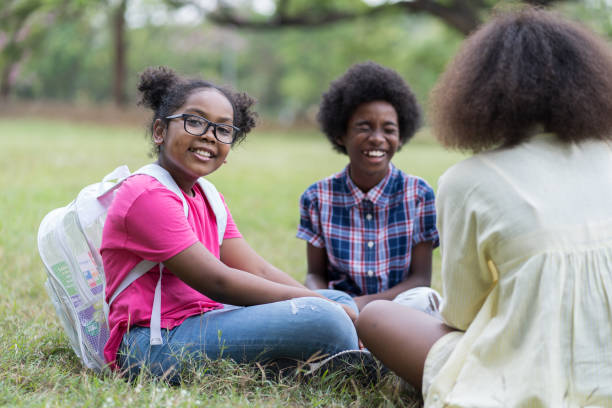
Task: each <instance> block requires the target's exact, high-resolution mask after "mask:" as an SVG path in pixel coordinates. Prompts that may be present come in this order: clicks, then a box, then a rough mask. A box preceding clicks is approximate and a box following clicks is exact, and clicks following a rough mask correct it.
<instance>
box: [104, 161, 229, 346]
mask: <svg viewBox="0 0 612 408" xmlns="http://www.w3.org/2000/svg"><path fill="white" fill-rule="evenodd" d="M135 174H146V175H148V176H151V177H153V178H154V179H156V180H157V181H159V182H160V183H161V184H162V185H163V186H164V187H166V188H167V189H168V190H170V191H172V192H173V193H174V194H176V195H177V196H178V197H179V198H180V199H181V202H182V203H183V212H184V214H185V218H187V216H188V215H189V205H188V204H187V200H185V196H184V195H183V192H182V191H181V188H180V187H179V186H178V184H176V181H174V178H172V175H171V174H170V173H169V172H168V171H167V170H166V169H164V168H163V167H161V166H160V165H158V164H156V163H151V164H147V165H145V166H143V167H141V168H140V169H138V170H136V171H135V172H134V173H133V174H132V175H135ZM118 184H120V183H118ZM198 184H199V185H200V187H201V188H202V191H204V195H205V196H206V199H207V200H208V203H209V204H210V206H211V208H212V210H213V212H214V213H215V218H216V220H217V234H218V237H219V245H221V244H222V243H223V236H224V235H225V228H226V226H227V211H226V210H225V206H224V205H223V201H222V200H221V195H220V194H219V192H218V191H217V189H216V188H215V186H214V185H213V184H212V183H211V182H209V181H207V180H205V179H204V178H199V179H198ZM154 265H155V262H152V261H146V260H143V261H141V262H140V263H139V264H138V265H136V267H134V269H133V270H131V271H130V273H129V274H128V275H127V276H126V277H125V279H124V280H123V281H122V282H121V284H120V285H119V287H118V288H117V290H116V291H115V292H114V293H113V295H112V297H111V299H110V301H109V302H108V306H106V309H105V312H106V314H107V316H108V312H109V310H110V305H111V303H112V302H113V301H114V300H115V298H116V297H117V296H118V295H119V294H120V293H121V292H122V291H123V290H125V288H127V287H128V286H129V285H130V284H131V283H132V282H134V281H135V280H136V279H138V278H140V277H141V276H142V275H144V274H145V273H147V272H148V271H149V270H150V269H151V268H152V267H153V266H154ZM162 270H163V264H162V263H160V264H159V279H158V280H157V285H156V286H155V294H154V296H153V306H152V308H151V323H150V330H151V336H150V344H151V345H160V344H163V340H162V337H161V281H162Z"/></svg>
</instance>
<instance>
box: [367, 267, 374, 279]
mask: <svg viewBox="0 0 612 408" xmlns="http://www.w3.org/2000/svg"><path fill="white" fill-rule="evenodd" d="M368 276H369V277H370V278H371V277H372V276H374V271H373V270H371V269H370V270H369V271H368Z"/></svg>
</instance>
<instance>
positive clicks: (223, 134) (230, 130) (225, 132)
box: [166, 113, 240, 144]
mask: <svg viewBox="0 0 612 408" xmlns="http://www.w3.org/2000/svg"><path fill="white" fill-rule="evenodd" d="M179 118H182V119H183V125H184V127H185V132H187V133H189V134H190V135H194V136H202V135H203V134H204V133H206V132H208V128H209V127H211V126H212V128H213V135H214V136H215V139H217V140H218V141H219V142H221V143H225V144H232V143H233V142H234V139H236V136H238V133H240V128H237V127H236V126H233V125H228V124H224V123H215V122H211V121H210V120H208V119H206V118H204V117H202V116H198V115H192V114H190V113H179V114H178V115H172V116H166V119H168V120H170V119H179Z"/></svg>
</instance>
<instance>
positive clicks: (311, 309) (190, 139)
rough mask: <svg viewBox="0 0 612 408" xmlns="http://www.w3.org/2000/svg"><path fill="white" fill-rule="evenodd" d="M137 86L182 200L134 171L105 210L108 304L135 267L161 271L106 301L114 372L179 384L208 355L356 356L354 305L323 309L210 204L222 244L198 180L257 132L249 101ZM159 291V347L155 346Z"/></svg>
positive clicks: (156, 73)
mask: <svg viewBox="0 0 612 408" xmlns="http://www.w3.org/2000/svg"><path fill="white" fill-rule="evenodd" d="M138 89H139V91H140V92H141V94H142V100H141V104H142V105H144V106H146V107H147V108H150V109H151V110H152V112H153V118H152V121H151V127H150V131H151V140H152V143H153V150H154V153H155V155H156V156H157V162H156V163H157V167H156V168H159V169H161V170H160V171H162V172H163V173H164V174H167V175H169V176H170V177H171V179H172V180H173V181H174V182H175V183H176V185H177V186H178V187H179V188H180V194H181V195H182V197H181V196H178V195H177V194H175V193H174V192H172V191H170V190H169V189H168V188H166V187H164V186H163V185H162V184H160V182H159V181H158V180H157V179H155V178H153V177H151V176H149V175H144V174H138V175H133V176H132V177H130V178H129V179H127V180H126V181H124V182H123V184H122V185H121V187H120V188H119V190H118V192H117V194H116V196H115V198H114V201H113V203H112V206H111V207H110V209H109V212H108V216H107V220H106V223H105V226H104V233H103V238H102V247H101V254H102V259H103V262H104V269H105V273H106V278H107V298H108V297H110V295H111V294H113V293H114V292H115V290H116V289H117V287H118V286H119V285H120V282H122V281H123V279H124V278H125V276H126V275H127V274H129V272H130V271H131V270H132V268H134V266H135V265H137V264H139V263H140V262H142V261H143V260H148V261H152V262H154V263H159V264H160V265H163V267H162V266H159V267H158V266H155V267H153V268H151V270H150V271H149V272H148V273H145V274H144V275H143V276H142V277H140V278H139V279H137V280H136V281H134V282H133V283H131V284H130V285H129V286H128V287H127V288H126V289H125V290H124V291H123V292H121V293H120V294H119V295H118V296H117V298H116V299H115V300H114V301H113V302H112V304H111V306H110V313H109V324H110V330H111V335H110V339H109V340H108V342H107V344H106V347H105V358H106V360H107V361H108V363H109V364H110V365H111V367H113V368H115V369H118V370H121V371H122V372H124V373H125V374H127V375H129V376H134V375H136V374H138V373H140V372H141V371H142V370H146V371H148V372H150V373H151V374H153V375H154V376H157V377H160V378H164V379H166V380H169V381H171V382H176V381H179V380H180V373H181V371H182V370H184V369H185V368H186V367H187V366H188V364H193V363H196V364H197V363H201V362H202V361H203V360H204V359H205V358H210V359H216V358H220V357H225V358H231V359H234V360H236V361H239V362H248V361H285V362H286V361H296V360H306V359H308V358H309V357H311V356H312V355H314V354H316V353H320V354H323V355H325V354H333V353H337V352H341V351H343V350H349V349H356V348H358V343H357V335H356V333H355V329H354V326H353V322H352V320H353V319H354V318H355V310H356V306H355V304H354V303H353V302H352V300H351V299H350V298H348V297H347V296H346V295H344V294H342V293H340V292H338V293H335V292H332V291H327V292H324V293H323V294H324V295H326V296H327V297H328V298H332V299H335V300H338V301H339V302H343V304H340V303H337V302H334V301H331V300H329V299H328V298H326V297H324V296H323V294H322V293H320V292H313V291H311V290H309V289H306V288H305V287H304V286H303V285H301V284H300V283H298V282H297V281H296V280H295V279H293V278H291V277H290V276H289V275H287V274H286V273H284V272H282V271H280V270H279V269H277V268H275V267H274V266H273V265H271V264H269V263H268V262H266V261H265V260H264V259H263V258H262V257H261V256H259V255H258V254H257V253H256V252H255V251H254V250H253V249H252V248H251V247H250V246H249V245H248V244H247V242H246V241H245V239H244V238H243V237H242V235H241V234H240V231H239V230H238V227H237V226H236V224H235V223H234V221H233V219H232V216H231V213H230V211H229V208H228V207H227V205H226V204H225V203H224V202H223V199H222V196H219V195H217V197H219V198H220V200H219V202H220V203H221V204H220V205H221V207H222V208H221V211H222V212H223V214H225V216H226V221H225V223H226V226H225V229H224V231H223V233H222V235H223V236H222V237H219V231H220V230H219V229H218V225H217V223H218V222H220V221H219V218H218V216H217V215H216V212H215V211H217V210H218V209H217V210H215V209H214V208H213V202H212V201H211V199H210V197H211V196H209V195H208V193H206V192H205V191H203V187H202V185H201V183H200V182H198V179H199V178H201V177H203V176H207V175H209V174H211V173H212V172H214V171H215V170H217V169H218V168H219V167H220V166H221V165H223V163H224V162H225V159H226V157H227V155H228V154H229V151H230V148H231V146H232V145H233V144H235V143H237V142H239V141H241V140H242V139H244V138H245V136H246V135H247V133H249V131H251V129H252V128H253V127H254V126H255V119H256V115H255V113H254V112H253V111H252V110H251V107H252V105H253V104H254V100H253V99H252V98H251V97H249V96H248V95H247V94H244V93H238V92H234V91H232V90H230V89H226V88H222V87H218V86H216V85H214V84H211V83H209V82H206V81H202V80H199V79H186V78H182V77H179V76H178V75H176V74H175V73H174V72H173V71H172V70H170V69H167V68H164V67H160V68H153V69H151V68H150V69H148V70H146V71H145V72H144V73H143V74H142V75H141V77H140V84H139V86H138ZM185 203H186V204H185ZM184 206H186V210H187V211H185V208H184ZM186 213H187V216H186V215H185V214H186ZM158 280H159V281H158ZM158 282H159V283H158ZM156 287H159V288H160V289H158V290H160V291H161V306H160V309H161V310H160V311H159V312H158V313H159V325H160V326H161V341H155V342H154V341H152V339H153V337H152V336H151V334H152V326H153V319H154V318H155V316H156V313H154V312H153V307H152V306H151V305H152V304H153V302H154V299H155V298H156ZM158 343H161V344H158Z"/></svg>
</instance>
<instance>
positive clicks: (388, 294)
mask: <svg viewBox="0 0 612 408" xmlns="http://www.w3.org/2000/svg"><path fill="white" fill-rule="evenodd" d="M432 252H433V243H432V242H431V241H427V242H420V243H418V244H417V245H415V246H414V247H413V248H412V260H411V261H410V273H409V274H407V275H408V277H407V278H406V279H405V280H403V281H402V282H400V283H398V284H397V285H395V286H393V287H392V288H389V289H387V290H385V291H382V292H379V293H374V294H371V295H364V296H357V297H355V298H353V300H354V301H355V303H356V304H357V307H358V308H359V310H361V309H362V308H363V307H364V306H365V305H367V304H368V303H370V302H372V301H374V300H393V299H394V298H395V297H396V296H397V295H399V294H400V293H402V292H405V291H407V290H408V289H412V288H416V287H419V286H429V285H430V284H431V258H432Z"/></svg>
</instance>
